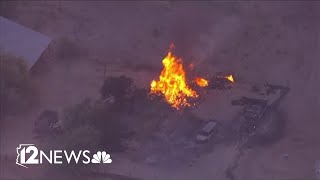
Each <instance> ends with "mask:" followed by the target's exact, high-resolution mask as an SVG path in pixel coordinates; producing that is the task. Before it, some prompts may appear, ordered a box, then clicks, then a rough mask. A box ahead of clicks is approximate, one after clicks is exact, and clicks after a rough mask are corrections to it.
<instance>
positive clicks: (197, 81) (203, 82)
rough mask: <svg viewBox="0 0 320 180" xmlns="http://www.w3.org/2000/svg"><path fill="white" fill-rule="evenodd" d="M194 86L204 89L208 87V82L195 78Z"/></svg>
mask: <svg viewBox="0 0 320 180" xmlns="http://www.w3.org/2000/svg"><path fill="white" fill-rule="evenodd" d="M196 84H197V85H198V86H200V87H206V86H208V84H209V81H208V80H206V79H204V78H201V77H196Z"/></svg>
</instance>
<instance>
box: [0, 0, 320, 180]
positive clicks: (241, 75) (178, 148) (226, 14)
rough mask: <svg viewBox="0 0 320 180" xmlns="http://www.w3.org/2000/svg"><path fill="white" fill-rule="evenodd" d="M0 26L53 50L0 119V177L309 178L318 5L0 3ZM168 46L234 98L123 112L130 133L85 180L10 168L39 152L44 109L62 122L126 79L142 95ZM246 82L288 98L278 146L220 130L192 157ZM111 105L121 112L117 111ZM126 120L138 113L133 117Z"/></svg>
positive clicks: (218, 95) (317, 76)
mask: <svg viewBox="0 0 320 180" xmlns="http://www.w3.org/2000/svg"><path fill="white" fill-rule="evenodd" d="M1 16H3V17H5V18H7V19H10V20H12V21H14V22H16V23H18V24H21V25H23V26H25V27H28V28H30V29H32V30H34V31H37V32H40V33H42V34H44V35H46V36H48V37H50V38H51V39H52V42H51V43H50V45H49V47H48V49H47V50H46V51H45V52H44V54H43V56H42V58H41V59H40V60H39V62H37V64H36V65H35V66H34V67H33V68H32V70H30V76H31V78H32V80H33V82H34V84H35V87H36V93H35V95H34V99H35V101H34V102H33V103H32V104H30V108H28V110H26V111H24V112H20V113H16V114H14V115H6V116H3V115H1V121H0V123H1V125H0V127H1V129H0V135H1V139H0V140H1V141H0V157H1V164H0V165H1V166H0V179H8V180H9V179H10V180H11V179H17V180H20V179H24V180H29V179H30V180H31V179H36V180H38V179H39V180H40V179H50V178H51V179H97V180H98V179H114V180H121V179H122V180H124V179H127V180H129V179H155V180H165V179H166V180H169V179H172V180H180V179H185V180H188V179H190V180H194V179H201V180H210V179H219V180H312V179H316V172H315V163H316V161H317V160H320V156H319V153H318V152H320V139H319V137H318V135H319V126H320V121H319V120H320V112H319V111H318V109H319V107H320V98H319V95H318V92H319V91H320V85H318V84H317V83H318V82H319V80H320V61H319V58H320V52H319V48H320V21H319V20H320V3H319V2H317V1H306V2H303V1H272V2H266V1H263V2H255V1H246V2H237V1H235V2H232V1H230V2H220V1H201V2H196V1H181V2H174V1H154V2H147V1H134V2H129V1H121V2H115V1H46V0H44V1H28V2H25V1H2V2H1ZM0 25H1V22H0ZM0 33H1V32H0ZM171 43H174V45H175V54H176V55H177V56H179V57H181V59H182V60H183V63H184V65H185V66H186V67H187V65H189V64H192V65H193V66H194V71H193V72H192V73H194V74H196V75H197V76H201V77H204V78H207V79H210V78H211V77H212V76H215V75H216V74H217V73H219V72H225V73H229V74H232V75H233V76H234V78H235V82H234V85H233V88H231V90H206V91H205V90H203V91H205V92H203V91H202V89H200V90H199V94H200V97H201V98H199V99H201V100H199V102H198V104H197V105H196V106H191V107H189V108H187V109H185V110H180V111H179V110H176V109H175V108H172V107H171V106H170V105H168V104H167V103H166V102H165V101H164V100H163V98H162V100H159V102H158V101H157V98H161V97H157V98H155V99H154V100H153V101H152V102H154V101H155V103H154V104H149V107H152V108H154V109H151V108H148V105H145V104H144V103H145V102H144V101H141V102H140V101H137V100H136V101H134V103H136V104H135V105H134V106H133V107H129V108H128V109H129V110H130V109H132V111H133V115H132V114H130V113H131V112H130V113H129V115H127V116H125V117H124V118H123V120H121V122H124V123H125V124H126V127H129V130H130V131H133V132H134V135H131V136H130V138H128V139H129V140H128V141H129V142H130V146H128V147H129V148H128V149H127V150H126V151H119V152H115V151H116V150H114V152H115V153H113V152H111V156H112V160H113V162H112V164H110V165H107V166H104V165H103V166H101V167H100V166H99V167H96V168H94V169H95V171H94V172H90V173H92V174H87V175H78V176H77V175H75V174H72V173H69V172H68V171H64V170H63V169H52V168H50V167H47V166H41V167H39V166H38V167H34V168H33V167H32V168H28V169H24V168H21V167H19V166H17V165H16V164H15V158H16V147H17V146H18V145H19V144H22V143H34V144H39V142H38V140H37V139H35V138H34V134H33V133H34V132H33V129H34V122H35V120H36V119H37V117H38V116H39V114H40V113H41V112H42V111H44V110H46V109H50V110H54V111H57V112H59V115H60V114H63V113H61V112H63V111H64V110H65V108H68V107H71V106H74V105H76V104H79V103H81V102H82V101H84V100H85V99H88V98H89V99H93V100H99V99H100V98H101V97H100V94H99V93H100V91H101V87H102V86H103V85H104V81H105V80H106V77H118V76H121V75H123V76H126V77H129V78H131V79H132V80H133V82H134V86H135V88H137V89H139V90H140V89H143V90H146V92H144V91H141V92H144V94H143V95H142V96H143V97H144V95H148V94H149V91H150V84H151V82H152V81H153V80H156V79H158V78H159V74H160V72H161V70H162V68H163V66H162V59H164V57H165V56H166V55H167V52H168V49H169V46H170V44H171ZM185 70H186V71H188V69H187V68H185ZM256 83H258V84H268V83H270V84H277V85H284V86H287V87H289V88H290V91H289V93H287V94H286V96H285V97H284V98H283V99H282V100H281V101H280V102H279V103H278V104H277V113H278V115H276V116H275V117H273V118H275V119H276V120H277V121H278V120H279V119H280V120H281V122H283V124H282V125H281V128H279V132H277V133H274V134H273V135H275V134H276V135H275V136H276V138H275V139H274V140H272V142H270V143H264V142H261V143H253V145H250V147H246V148H244V149H243V148H239V147H242V146H240V145H241V143H240V142H239V141H238V139H235V136H236V135H234V132H233V131H232V130H231V129H228V128H225V129H224V130H223V131H219V132H221V133H219V137H220V136H221V137H220V138H212V140H210V141H209V142H207V143H205V144H203V145H199V146H200V147H199V148H194V146H197V145H194V144H193V143H191V140H189V139H192V137H193V136H195V134H196V133H197V131H198V130H199V129H200V128H201V125H202V123H203V122H206V120H207V119H211V118H214V119H217V120H218V122H219V123H221V124H222V125H221V129H222V128H224V127H229V126H233V125H235V124H237V123H239V122H240V121H239V118H238V117H239V112H240V111H241V107H234V106H232V108H230V107H231V105H230V101H231V100H232V99H233V98H234V97H235V96H236V95H237V93H238V91H237V88H238V89H239V88H241V87H242V85H244V84H245V85H248V84H250V85H251V84H256ZM209 85H210V81H209ZM137 99H138V100H140V99H139V98H137ZM146 101H147V103H149V100H146ZM160 101H161V102H160ZM139 103H140V104H139ZM141 104H142V105H141ZM119 107H120V109H121V108H122V107H123V109H126V108H125V107H126V106H125V104H121V106H119ZM119 107H118V108H119ZM136 112H139V113H140V112H141V114H139V116H138V115H137V117H136V116H135V113H136ZM1 113H2V114H3V113H4V112H2V111H1ZM136 114H137V113H136ZM155 116H156V117H155ZM121 117H122V116H121ZM131 117H132V119H131ZM133 117H135V118H133ZM198 119H199V120H200V121H198ZM200 122H201V123H200ZM110 125H112V124H111V123H110ZM115 133H117V132H115ZM89 134H91V133H89ZM113 135H114V134H111V135H110V136H113ZM83 136H85V137H86V135H83ZM106 136H107V135H106ZM229 136H230V137H229ZM79 137H80V136H79ZM81 137H82V136H81ZM84 139H85V138H84ZM260 141H263V140H260ZM181 144H183V145H181ZM189 144H190V145H189ZM239 144H240V145H239ZM190 147H191V148H190ZM239 149H241V150H239Z"/></svg>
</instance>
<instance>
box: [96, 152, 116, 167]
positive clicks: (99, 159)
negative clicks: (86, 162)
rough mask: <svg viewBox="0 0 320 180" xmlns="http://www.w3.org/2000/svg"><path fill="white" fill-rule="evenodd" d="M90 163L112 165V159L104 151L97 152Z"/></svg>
mask: <svg viewBox="0 0 320 180" xmlns="http://www.w3.org/2000/svg"><path fill="white" fill-rule="evenodd" d="M91 163H94V164H98V163H109V164H110V163H112V159H111V157H110V154H107V153H106V152H105V151H102V152H101V151H98V152H97V153H96V154H94V155H93V158H92V160H91Z"/></svg>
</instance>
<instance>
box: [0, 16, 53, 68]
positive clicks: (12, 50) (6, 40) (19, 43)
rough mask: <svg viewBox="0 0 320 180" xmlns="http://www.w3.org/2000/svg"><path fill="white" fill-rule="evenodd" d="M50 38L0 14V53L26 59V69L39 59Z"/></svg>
mask: <svg viewBox="0 0 320 180" xmlns="http://www.w3.org/2000/svg"><path fill="white" fill-rule="evenodd" d="M50 41H51V39H50V38H49V37H47V36H45V35H43V34H41V33H39V32H36V31H33V30H32V29H30V28H27V27H24V26H22V25H20V24H17V23H15V22H13V21H11V20H9V19H6V18H4V17H2V16H0V55H1V56H2V55H3V54H11V55H14V56H17V57H20V58H23V59H24V60H25V61H26V64H27V66H28V69H30V68H31V67H32V66H33V65H34V63H35V62H36V61H37V60H38V59H39V57H40V56H41V54H42V52H43V51H44V50H45V49H46V48H47V47H48V45H49V43H50Z"/></svg>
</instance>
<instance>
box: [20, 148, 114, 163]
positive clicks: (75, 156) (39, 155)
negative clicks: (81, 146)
mask: <svg viewBox="0 0 320 180" xmlns="http://www.w3.org/2000/svg"><path fill="white" fill-rule="evenodd" d="M89 155H90V151H89V150H80V151H77V153H76V151H74V150H71V151H69V152H68V151H66V150H50V151H49V152H47V153H45V152H44V151H42V150H38V148H37V147H36V146H35V145H34V144H20V145H19V147H17V159H16V164H17V165H19V166H22V167H25V168H28V167H27V165H34V164H43V163H45V162H47V163H49V164H63V163H67V164H70V163H76V164H78V163H82V164H90V163H94V164H98V163H111V162H112V159H111V157H110V154H107V153H106V152H105V151H98V152H97V153H95V154H93V156H92V159H91V158H90V157H89Z"/></svg>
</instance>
